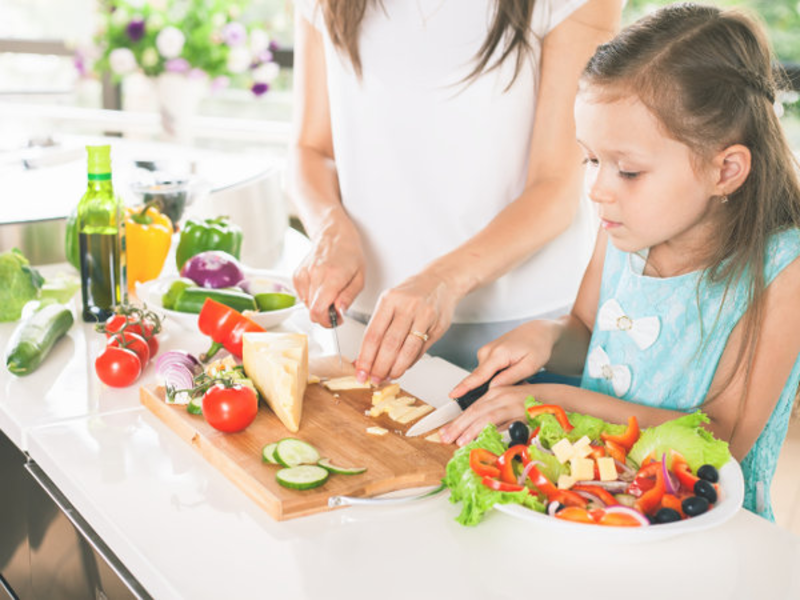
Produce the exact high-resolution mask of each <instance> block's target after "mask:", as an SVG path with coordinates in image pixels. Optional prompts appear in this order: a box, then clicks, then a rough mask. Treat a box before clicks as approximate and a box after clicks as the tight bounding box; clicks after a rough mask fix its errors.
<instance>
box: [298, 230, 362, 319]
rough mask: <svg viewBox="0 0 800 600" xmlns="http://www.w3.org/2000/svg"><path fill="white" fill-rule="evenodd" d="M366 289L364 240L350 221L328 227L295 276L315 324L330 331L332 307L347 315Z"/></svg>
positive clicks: (318, 237) (300, 296)
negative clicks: (346, 311)
mask: <svg viewBox="0 0 800 600" xmlns="http://www.w3.org/2000/svg"><path fill="white" fill-rule="evenodd" d="M363 287H364V252H363V250H362V248H361V238H360V237H359V235H358V231H357V230H356V228H355V226H354V225H353V223H352V222H351V221H349V220H347V219H339V220H338V221H337V222H333V223H328V224H326V225H325V226H323V227H322V229H321V230H320V231H319V233H318V235H316V236H315V239H314V244H313V247H312V249H311V252H309V254H308V255H307V256H306V257H305V258H304V259H303V261H302V262H301V263H300V266H299V267H298V268H297V270H296V271H295V273H294V289H295V291H296V292H297V296H298V297H299V298H300V300H302V301H303V303H304V304H305V305H306V306H307V307H308V311H309V315H310V317H311V320H312V321H313V322H314V323H319V324H321V325H324V326H326V327H330V325H331V323H330V318H329V316H328V308H329V307H330V305H331V304H333V305H334V306H335V307H336V311H337V312H338V313H339V314H340V315H343V314H344V311H345V310H347V307H349V306H350V305H351V304H352V303H353V300H354V299H355V297H356V296H357V295H358V293H359V292H360V291H361V290H362V288H363Z"/></svg>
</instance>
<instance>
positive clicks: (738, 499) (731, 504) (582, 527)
mask: <svg viewBox="0 0 800 600" xmlns="http://www.w3.org/2000/svg"><path fill="white" fill-rule="evenodd" d="M719 489H720V497H719V500H717V503H716V504H715V505H714V507H713V508H712V509H711V510H709V511H708V512H706V513H704V514H702V515H700V516H697V517H692V518H690V519H684V520H683V521H677V522H675V523H665V524H662V525H650V526H649V527H602V526H600V525H587V524H583V523H572V522H570V521H564V520H562V519H556V518H555V517H550V516H548V515H546V514H544V513H540V512H536V511H535V510H530V509H529V508H525V507H524V506H520V505H519V504H496V505H495V508H496V509H497V510H499V511H500V512H502V513H505V514H507V515H510V516H512V517H516V518H518V519H522V520H523V521H528V522H530V523H533V524H535V525H537V526H542V527H551V528H553V529H554V531H557V532H558V533H566V534H575V535H578V536H581V537H582V538H583V539H590V538H591V539H595V540H597V541H602V542H614V543H633V544H635V543H639V542H650V541H653V540H660V539H664V538H668V537H672V536H675V535H681V534H684V533H693V532H696V531H702V530H704V529H710V528H711V527H717V526H718V525H722V524H723V523H724V522H725V521H727V520H728V519H730V518H731V517H732V516H733V515H735V514H736V512H737V511H738V510H739V508H741V506H742V502H743V501H744V477H743V476H742V469H741V467H739V463H737V462H736V461H735V460H734V459H731V460H729V461H728V463H727V464H726V465H725V466H724V467H722V468H721V469H720V471H719Z"/></svg>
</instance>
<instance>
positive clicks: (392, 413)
mask: <svg viewBox="0 0 800 600" xmlns="http://www.w3.org/2000/svg"><path fill="white" fill-rule="evenodd" d="M412 410H414V407H413V406H402V405H401V406H395V407H393V408H391V409H390V410H389V413H388V414H389V418H390V419H391V420H392V421H397V422H398V423H402V422H403V421H402V420H401V419H402V418H403V417H404V416H405V415H406V414H407V413H409V412H411V411H412Z"/></svg>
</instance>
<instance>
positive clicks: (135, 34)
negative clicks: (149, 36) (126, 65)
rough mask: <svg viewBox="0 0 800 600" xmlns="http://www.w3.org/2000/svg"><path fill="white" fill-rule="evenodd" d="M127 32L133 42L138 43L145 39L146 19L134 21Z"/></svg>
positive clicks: (129, 24) (127, 28)
mask: <svg viewBox="0 0 800 600" xmlns="http://www.w3.org/2000/svg"><path fill="white" fill-rule="evenodd" d="M125 31H126V32H127V34H128V37H129V38H130V39H131V41H132V42H138V41H139V40H140V39H142V38H143V37H144V19H133V20H132V21H131V22H130V23H128V26H127V27H126V28H125Z"/></svg>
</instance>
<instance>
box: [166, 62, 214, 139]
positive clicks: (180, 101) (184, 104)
mask: <svg viewBox="0 0 800 600" xmlns="http://www.w3.org/2000/svg"><path fill="white" fill-rule="evenodd" d="M155 88H156V97H157V99H158V109H159V112H160V114H161V126H162V128H163V130H164V137H165V138H166V139H168V140H169V141H174V142H191V140H192V137H193V131H192V121H193V120H194V116H195V113H196V112H197V107H198V105H199V104H200V101H201V100H202V99H203V97H204V96H205V95H206V93H207V92H208V82H207V80H206V79H205V78H199V77H190V76H187V75H183V74H180V73H163V74H161V75H159V76H158V77H157V78H156V80H155Z"/></svg>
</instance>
